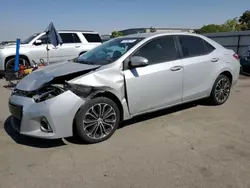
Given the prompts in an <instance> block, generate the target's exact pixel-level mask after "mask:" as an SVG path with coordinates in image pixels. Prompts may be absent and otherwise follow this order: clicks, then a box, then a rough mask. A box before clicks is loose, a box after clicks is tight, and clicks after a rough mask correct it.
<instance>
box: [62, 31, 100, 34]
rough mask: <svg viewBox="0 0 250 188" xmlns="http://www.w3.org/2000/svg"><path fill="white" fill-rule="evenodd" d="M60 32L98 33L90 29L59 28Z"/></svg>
mask: <svg viewBox="0 0 250 188" xmlns="http://www.w3.org/2000/svg"><path fill="white" fill-rule="evenodd" d="M58 32H65V33H66V32H81V33H93V34H98V32H96V31H90V30H58Z"/></svg>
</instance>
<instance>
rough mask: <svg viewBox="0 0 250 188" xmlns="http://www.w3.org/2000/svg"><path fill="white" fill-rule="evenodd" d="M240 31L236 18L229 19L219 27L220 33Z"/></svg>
mask: <svg viewBox="0 0 250 188" xmlns="http://www.w3.org/2000/svg"><path fill="white" fill-rule="evenodd" d="M240 30H241V25H240V24H239V22H238V18H237V17H236V18H233V19H229V20H227V21H226V22H225V23H224V24H222V25H221V31H222V32H228V31H240Z"/></svg>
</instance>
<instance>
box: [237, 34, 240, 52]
mask: <svg viewBox="0 0 250 188" xmlns="http://www.w3.org/2000/svg"><path fill="white" fill-rule="evenodd" d="M239 48H240V35H238V43H237V54H238V55H239Z"/></svg>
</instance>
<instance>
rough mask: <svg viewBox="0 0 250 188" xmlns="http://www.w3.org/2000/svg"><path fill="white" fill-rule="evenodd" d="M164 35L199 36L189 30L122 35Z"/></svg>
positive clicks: (138, 36) (149, 36) (137, 36)
mask: <svg viewBox="0 0 250 188" xmlns="http://www.w3.org/2000/svg"><path fill="white" fill-rule="evenodd" d="M165 35H191V36H201V35H199V34H195V33H190V32H169V31H168V32H154V33H137V34H131V35H126V36H122V37H124V38H128V37H129V38H130V37H131V38H151V37H158V36H165Z"/></svg>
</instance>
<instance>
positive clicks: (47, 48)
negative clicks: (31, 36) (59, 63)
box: [46, 39, 49, 65]
mask: <svg viewBox="0 0 250 188" xmlns="http://www.w3.org/2000/svg"><path fill="white" fill-rule="evenodd" d="M46 50H47V64H48V65H49V42H48V39H47V47H46Z"/></svg>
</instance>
